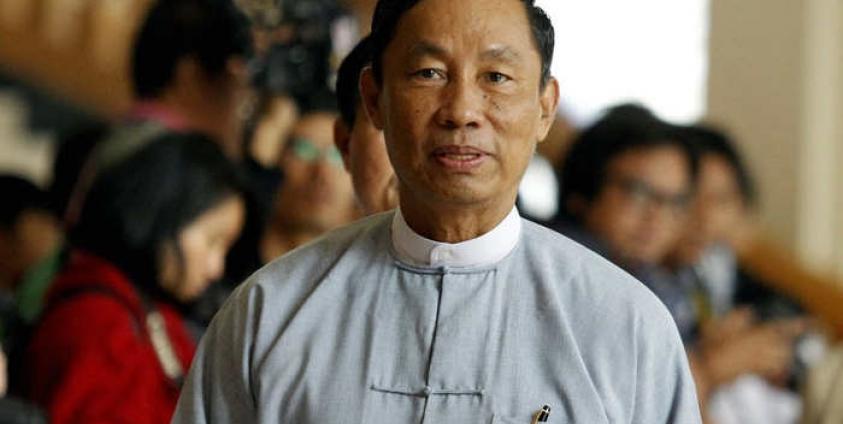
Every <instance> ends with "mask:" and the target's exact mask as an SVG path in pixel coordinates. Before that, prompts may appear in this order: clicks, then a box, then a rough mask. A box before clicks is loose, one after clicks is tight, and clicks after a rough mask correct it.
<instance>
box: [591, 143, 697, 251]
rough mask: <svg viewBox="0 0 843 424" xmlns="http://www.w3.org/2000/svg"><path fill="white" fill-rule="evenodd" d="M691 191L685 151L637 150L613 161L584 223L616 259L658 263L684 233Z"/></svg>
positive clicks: (654, 148)
mask: <svg viewBox="0 0 843 424" xmlns="http://www.w3.org/2000/svg"><path fill="white" fill-rule="evenodd" d="M690 192H691V179H690V176H689V171H688V160H687V158H686V156H685V154H684V153H683V152H682V151H681V150H680V149H679V148H677V147H673V146H663V147H652V148H640V149H633V150H630V151H627V152H624V153H621V154H620V155H618V156H617V157H615V158H614V159H612V160H611V161H610V162H609V165H608V167H607V172H606V178H605V181H604V185H603V189H602V190H601V192H600V193H599V194H598V195H597V197H596V198H595V199H593V201H592V202H591V203H589V204H588V206H587V207H586V211H585V214H584V215H583V222H584V224H585V226H586V227H587V228H588V229H589V230H590V231H591V232H592V233H594V234H595V235H596V236H597V237H598V238H599V239H600V240H602V241H603V242H604V243H606V246H607V248H608V249H609V253H610V255H612V257H613V259H614V260H618V261H620V262H621V263H622V264H624V265H633V266H636V265H642V264H643V265H652V264H657V263H659V262H660V261H661V260H662V259H663V258H664V257H665V255H667V253H668V252H669V251H670V249H671V248H672V247H673V246H674V244H675V242H676V240H677V239H678V237H679V236H680V234H681V231H682V225H684V221H685V218H686V213H687V205H688V202H689V200H690V198H689V196H690Z"/></svg>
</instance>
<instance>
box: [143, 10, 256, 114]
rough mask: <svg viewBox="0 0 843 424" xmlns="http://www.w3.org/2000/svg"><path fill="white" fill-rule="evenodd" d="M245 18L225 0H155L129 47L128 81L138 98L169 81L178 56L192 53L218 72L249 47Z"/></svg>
mask: <svg viewBox="0 0 843 424" xmlns="http://www.w3.org/2000/svg"><path fill="white" fill-rule="evenodd" d="M248 25H249V24H248V20H247V18H246V17H245V15H243V14H242V13H240V12H239V10H238V9H237V8H236V7H234V5H233V4H231V2H230V1H229V0H158V1H156V2H155V3H154V4H153V5H152V7H151V8H150V10H149V12H148V13H147V16H146V20H145V21H144V22H143V24H142V26H141V28H140V31H139V32H138V35H137V37H136V38H135V43H134V48H133V51H132V84H133V89H134V94H135V95H136V96H137V97H138V98H141V99H150V98H155V97H157V96H158V95H160V94H161V92H162V91H163V90H164V89H165V88H166V87H167V86H168V85H169V84H170V83H171V82H172V79H173V76H174V72H175V69H176V66H177V65H178V63H179V60H181V59H183V58H187V57H191V58H193V59H195V60H196V61H197V62H198V64H199V66H201V68H202V69H203V70H204V71H205V72H207V73H208V75H220V74H222V72H224V71H225V70H226V62H227V61H228V60H229V59H230V58H232V57H238V56H242V57H246V56H248V54H249V53H250V51H251V38H250V37H251V35H250V34H249V28H248Z"/></svg>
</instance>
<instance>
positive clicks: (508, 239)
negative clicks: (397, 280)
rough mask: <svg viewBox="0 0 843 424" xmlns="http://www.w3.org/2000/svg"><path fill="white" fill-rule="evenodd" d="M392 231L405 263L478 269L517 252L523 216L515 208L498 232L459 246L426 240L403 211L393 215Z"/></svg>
mask: <svg viewBox="0 0 843 424" xmlns="http://www.w3.org/2000/svg"><path fill="white" fill-rule="evenodd" d="M391 229H392V231H391V232H392V235H391V236H392V246H393V248H394V250H395V252H396V254H397V255H398V259H399V260H400V261H402V262H406V263H407V264H409V265H414V266H425V267H428V266H432V267H450V268H466V267H476V266H484V265H491V264H494V263H497V262H498V261H500V260H501V259H503V258H505V257H506V256H507V255H509V253H510V252H512V250H513V249H515V246H516V245H517V244H518V239H519V238H520V237H521V215H519V214H518V209H517V208H516V207H514V206H513V207H512V210H511V211H510V212H509V214H508V215H507V216H506V217H505V218H504V219H503V221H501V222H500V223H498V225H497V226H495V228H493V229H492V230H490V231H489V232H487V233H485V234H483V235H481V236H480V237H477V238H473V239H471V240H466V241H462V242H459V243H442V242H438V241H435V240H430V239H428V238H425V237H422V236H421V235H419V234H418V233H416V232H415V231H413V229H412V228H410V226H409V225H408V224H407V221H405V220H404V215H403V214H402V213H401V208H398V209H396V211H395V214H394V215H393V218H392V226H391Z"/></svg>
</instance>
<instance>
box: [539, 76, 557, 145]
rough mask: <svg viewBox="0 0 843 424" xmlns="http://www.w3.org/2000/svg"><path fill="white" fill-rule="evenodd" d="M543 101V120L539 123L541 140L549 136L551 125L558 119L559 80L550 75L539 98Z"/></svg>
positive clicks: (540, 101)
mask: <svg viewBox="0 0 843 424" xmlns="http://www.w3.org/2000/svg"><path fill="white" fill-rule="evenodd" d="M539 103H541V117H540V119H541V121H540V123H539V134H538V135H539V142H542V141H544V139H545V138H547V134H548V133H549V132H550V127H551V126H552V125H553V121H554V120H555V119H556V109H557V107H558V106H559V81H556V78H553V77H550V79H549V80H548V81H547V83H546V84H545V86H544V89H543V90H542V93H541V98H540V99H539Z"/></svg>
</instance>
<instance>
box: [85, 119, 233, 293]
mask: <svg viewBox="0 0 843 424" xmlns="http://www.w3.org/2000/svg"><path fill="white" fill-rule="evenodd" d="M244 187H245V186H244V183H243V177H242V176H241V175H240V171H239V168H238V167H237V166H236V165H235V164H234V163H232V162H230V161H229V159H228V158H227V157H226V156H225V154H224V153H223V151H222V150H221V149H220V147H219V144H218V143H215V142H214V141H213V140H211V139H210V138H208V137H206V136H204V135H200V134H178V133H165V134H164V135H160V136H158V137H156V138H154V139H153V140H151V141H150V142H149V143H148V144H146V145H144V147H142V148H141V149H139V150H138V151H136V152H134V153H132V154H131V155H130V156H128V157H127V158H125V159H122V160H120V161H118V162H116V163H114V164H112V165H110V166H109V167H107V168H105V169H103V170H102V172H100V174H98V176H97V178H96V180H95V181H94V183H93V185H92V186H91V190H90V192H89V193H88V197H87V198H86V200H85V204H84V206H83V208H82V212H81V214H80V217H79V221H78V222H77V224H76V225H75V226H74V227H73V228H72V229H71V232H70V242H71V244H72V246H73V247H75V248H79V249H82V250H84V251H87V252H90V253H92V254H95V255H97V256H100V257H102V258H103V259H105V260H108V261H109V262H111V263H113V264H114V265H115V266H117V267H118V268H120V270H121V271H123V272H124V273H126V275H127V276H129V278H130V280H132V282H133V283H134V284H135V285H137V286H138V288H139V289H141V290H143V291H144V292H145V293H147V294H150V293H151V294H159V295H160V292H159V286H158V284H159V281H158V278H159V271H160V264H159V256H158V255H159V253H160V249H161V248H162V247H163V246H165V245H168V244H169V245H171V246H173V247H175V249H176V252H177V254H178V255H179V256H180V257H181V251H180V250H179V246H178V236H179V233H180V232H181V231H182V230H183V229H184V228H185V227H187V226H188V225H190V224H191V223H192V222H193V221H194V220H195V219H197V218H198V217H199V216H200V215H201V214H202V213H204V212H206V211H208V210H210V209H212V208H213V207H215V206H217V205H218V204H219V203H220V202H222V201H224V200H225V199H227V198H229V196H240V197H241V198H242V197H243V196H244V193H245V188H244Z"/></svg>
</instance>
